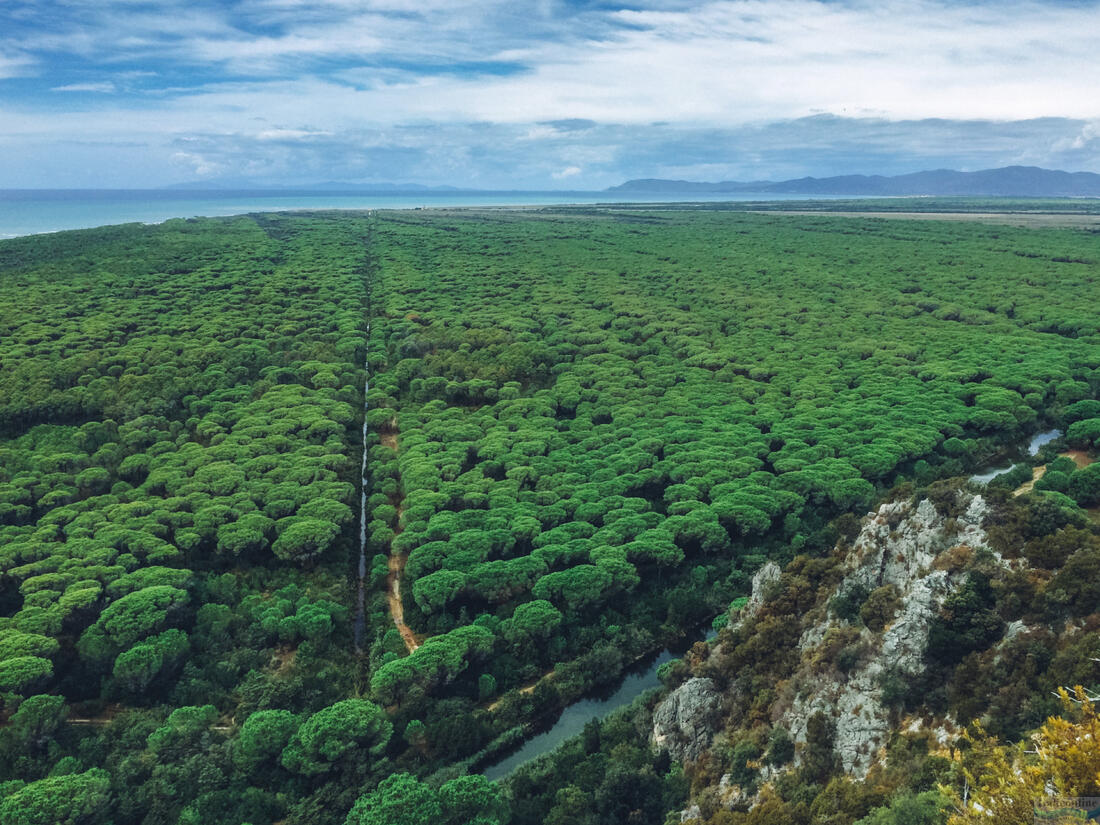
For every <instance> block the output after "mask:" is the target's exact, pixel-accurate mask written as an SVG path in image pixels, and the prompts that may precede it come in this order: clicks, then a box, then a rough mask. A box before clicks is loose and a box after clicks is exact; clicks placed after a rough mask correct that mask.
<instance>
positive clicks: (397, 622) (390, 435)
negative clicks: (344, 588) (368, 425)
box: [378, 421, 420, 653]
mask: <svg viewBox="0 0 1100 825" xmlns="http://www.w3.org/2000/svg"><path fill="white" fill-rule="evenodd" d="M396 427H397V422H396V421H392V422H390V426H389V427H387V428H386V430H385V431H384V432H380V433H379V434H378V438H379V440H380V441H381V442H382V444H383V446H386V447H389V448H390V449H391V450H393V451H394V452H395V453H396V452H397V428H396ZM394 508H395V509H396V510H397V526H396V527H394V531H393V534H394V537H397V536H398V535H400V534H401V514H402V513H403V512H404V502H403V501H398V502H396V503H395V504H394ZM407 560H408V555H407V554H405V553H394V552H393V547H392V545H391V547H390V557H389V561H388V562H387V564H388V566H389V569H390V574H389V575H388V576H387V577H386V600H387V601H388V602H389V605H390V616H392V617H393V626H394V627H396V628H397V632H398V633H400V634H401V638H402V640H404V642H405V647H406V648H407V649H408V651H409V653H412V652H413V651H414V650H416V649H417V648H418V647H420V640H419V639H417V638H416V634H415V633H413V632H412V628H410V627H409V626H408V625H407V624H405V608H404V606H403V605H402V604H401V580H402V579H403V578H404V577H405V562H406V561H407Z"/></svg>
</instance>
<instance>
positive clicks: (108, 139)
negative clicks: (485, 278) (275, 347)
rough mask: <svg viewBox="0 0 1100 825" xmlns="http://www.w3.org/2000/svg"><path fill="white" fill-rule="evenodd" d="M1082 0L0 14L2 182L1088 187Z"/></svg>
mask: <svg viewBox="0 0 1100 825" xmlns="http://www.w3.org/2000/svg"><path fill="white" fill-rule="evenodd" d="M1098 55H1100V0H1095V1H1090V2H1080V1H1079V2H1071V1H1070V0H1062V2H1014V0H1003V1H996V0H989V2H972V3H963V2H942V0H940V1H938V2H934V1H933V0H868V2H848V1H847V0H830V2H820V1H819V0H766V2H765V1H764V0H714V1H713V2H687V1H686V0H641V2H628V0H622V1H621V2H613V1H612V0H465V2H463V1H462V0H221V1H220V2H212V0H0V188H2V187H8V188H13V187H86V186H87V187H144V186H158V185H163V184H169V183H175V182H184V181H252V182H257V183H276V182H283V183H306V182H319V181H326V180H341V181H356V182H381V181H398V182H405V181H411V182H419V183H425V184H453V185H459V186H472V187H479V188H541V189H548V188H575V189H595V188H603V187H605V186H609V185H613V184H616V183H619V182H621V181H623V180H625V179H628V178H635V177H671V178H685V179H691V180H723V179H724V180H753V179H784V178H790V177H798V176H801V175H807V174H811V175H818V176H823V175H832V174H847V173H858V172H864V173H881V174H896V173H902V172H911V171H918V170H921V169H930V168H942V167H950V168H958V169H971V170H972V169H982V168H989V167H993V166H1003V165H1008V164H1028V165H1040V166H1047V167H1054V168H1062V169H1068V170H1072V171H1079V170H1087V171H1096V172H1100V58H1098Z"/></svg>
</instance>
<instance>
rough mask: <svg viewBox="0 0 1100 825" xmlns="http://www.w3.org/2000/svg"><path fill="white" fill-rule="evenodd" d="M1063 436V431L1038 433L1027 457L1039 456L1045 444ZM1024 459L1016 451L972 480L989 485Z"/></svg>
mask: <svg viewBox="0 0 1100 825" xmlns="http://www.w3.org/2000/svg"><path fill="white" fill-rule="evenodd" d="M1061 436H1062V431H1061V430H1047V431H1045V432H1041V433H1036V434H1035V435H1033V436H1032V437H1031V440H1030V441H1029V442H1028V444H1027V455H1029V456H1033V455H1037V454H1038V452H1039V450H1040V448H1042V446H1043V445H1044V444H1049V443H1050V442H1051V441H1053V440H1054V439H1056V438H1060V437H1061ZM1022 458H1024V455H1023V453H1022V452H1020V451H1014V452H1013V453H1010V454H1009V455H1008V456H1007V457H1003V458H1000V459H998V460H997V463H996V464H995V465H994V466H991V467H987V468H986V469H984V470H982V471H981V472H980V473H975V474H974V475H972V476H970V480H971V481H975V482H977V483H978V484H988V483H989V482H990V481H992V480H993V479H994V478H995V477H997V476H999V475H1000V474H1001V473H1007V472H1008V471H1009V470H1011V469H1012V468H1013V467H1014V466H1015V465H1016V463H1017V462H1018V461H1019V460H1020V459H1022Z"/></svg>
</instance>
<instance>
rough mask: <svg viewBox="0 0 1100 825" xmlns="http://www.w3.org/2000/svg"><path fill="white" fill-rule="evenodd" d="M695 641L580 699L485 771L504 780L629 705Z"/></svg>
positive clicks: (655, 683)
mask: <svg viewBox="0 0 1100 825" xmlns="http://www.w3.org/2000/svg"><path fill="white" fill-rule="evenodd" d="M716 635H717V632H716V631H714V630H708V631H707V634H706V636H705V637H704V638H706V639H708V640H710V639H713V638H714V637H715V636H716ZM695 641H696V637H694V636H689V637H688V638H687V639H686V640H685V641H684V642H683V643H682V644H678V645H675V646H673V647H671V648H667V649H665V650H662V651H661V652H660V653H658V654H656V655H654V656H651V657H650V658H647V659H645V660H643V661H641V662H639V663H638V664H636V665H635V666H634V667H632V668H630V669H629V670H627V672H626V674H625V675H624V676H623V677H622V678H621V679H620V680H619V681H618V682H617V683H616V684H614V685H611V686H609V687H607V688H605V689H603V690H601V691H600V692H598V693H595V694H593V695H590V696H588V697H585V698H584V699H579V700H577V701H576V702H574V703H573V704H571V705H569V706H568V707H567V708H565V710H563V711H562V712H561V716H559V717H558V719H557V721H555V722H554V724H553V725H552V726H551V727H550V728H549V729H548V730H545V731H543V732H542V733H537V734H535V735H534V736H532V737H530V738H529V739H525V740H524V741H523V744H521V745H520V746H519V747H518V748H517V749H516V750H515V751H513V752H512V753H510V754H508V755H507V756H505V757H504V758H503V759H501V760H500V761H499V762H495V763H494V764H492V765H489V766H488V767H486V768H485V769H484V770H483V771H482V773H484V774H485V776H486V777H488V778H489V779H492V780H495V779H503V778H504V777H506V776H508V775H510V774H511V773H512V772H513V771H514V770H515V769H516V768H518V767H519V766H520V765H522V764H524V763H525V762H529V761H531V760H532V759H534V758H535V757H538V756H542V755H543V754H544V753H548V752H549V751H552V750H554V748H556V747H558V746H559V745H560V744H562V743H563V742H565V741H566V740H567V739H571V738H572V737H574V736H576V735H577V734H579V733H581V731H583V730H584V726H585V725H586V724H588V723H589V722H590V721H592V720H593V719H603V718H604V717H605V716H607V715H608V714H610V713H611V712H612V711H614V710H618V709H619V708H621V707H625V706H626V705H629V704H630V703H631V702H633V701H634V700H635V699H637V698H638V697H639V696H641V695H642V694H643V693H645V692H646V691H647V690H650V689H652V688H655V687H659V686H660V684H661V681H660V679H658V678H657V671H658V670H659V669H660V667H661V665H663V664H664V663H665V662H671V661H672V660H674V659H679V658H680V657H681V656H683V655H684V654H685V653H686V652H687V651H688V648H690V647H691V645H692V644H693V643H694V642H695Z"/></svg>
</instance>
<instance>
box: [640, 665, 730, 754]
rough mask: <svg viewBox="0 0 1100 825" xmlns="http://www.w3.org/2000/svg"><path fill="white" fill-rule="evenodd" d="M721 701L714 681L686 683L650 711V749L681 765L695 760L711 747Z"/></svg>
mask: <svg viewBox="0 0 1100 825" xmlns="http://www.w3.org/2000/svg"><path fill="white" fill-rule="evenodd" d="M721 703H722V697H721V695H720V694H719V692H718V686H717V685H716V684H715V683H714V680H713V679H701V678H695V679H689V680H688V681H686V682H684V684H682V685H680V687H678V688H676V690H674V691H672V693H670V694H669V695H668V696H667V697H665V699H664V700H663V701H662V702H661V703H660V704H659V705H657V707H656V709H655V710H654V711H653V736H652V741H653V745H654V746H655V747H657V748H658V749H664V750H667V751H668V752H669V755H670V756H672V758H674V759H678V760H680V761H689V760H693V759H697V758H698V756H699V754H701V753H702V752H703V751H704V750H706V748H707V747H708V746H709V745H710V740H711V737H712V736H713V735H714V730H715V724H716V722H717V718H718V711H719V708H720V706H721Z"/></svg>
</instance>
